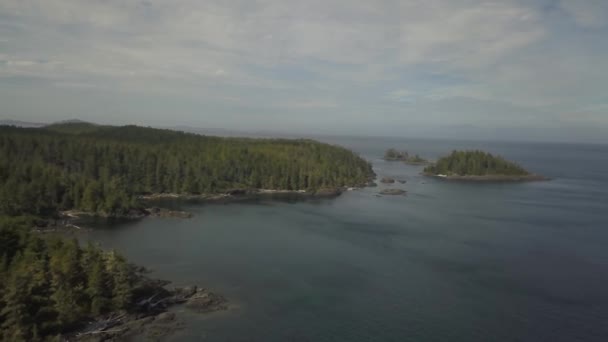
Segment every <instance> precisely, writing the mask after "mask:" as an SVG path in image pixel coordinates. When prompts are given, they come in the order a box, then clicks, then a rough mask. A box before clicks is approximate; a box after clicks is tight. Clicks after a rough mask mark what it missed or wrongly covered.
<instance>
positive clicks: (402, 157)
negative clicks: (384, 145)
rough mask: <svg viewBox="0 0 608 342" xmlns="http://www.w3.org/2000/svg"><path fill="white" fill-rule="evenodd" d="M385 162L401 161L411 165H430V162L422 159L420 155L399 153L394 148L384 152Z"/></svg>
mask: <svg viewBox="0 0 608 342" xmlns="http://www.w3.org/2000/svg"><path fill="white" fill-rule="evenodd" d="M384 160H386V161H401V162H404V163H406V164H410V165H428V164H429V161H428V160H426V159H424V158H422V157H420V155H418V154H414V155H411V154H410V153H409V152H407V151H397V150H396V149H394V148H389V149H388V150H386V151H385V152H384Z"/></svg>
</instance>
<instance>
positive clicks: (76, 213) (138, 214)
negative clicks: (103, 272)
mask: <svg viewBox="0 0 608 342" xmlns="http://www.w3.org/2000/svg"><path fill="white" fill-rule="evenodd" d="M373 184H374V183H373V181H372V180H370V181H369V182H368V183H366V184H363V185H360V186H356V187H335V188H334V187H332V188H322V189H318V190H314V191H309V190H280V189H232V190H228V191H226V192H222V193H203V194H179V193H154V194H146V195H140V196H138V197H137V198H138V199H139V200H141V201H144V202H145V203H146V204H148V205H150V204H154V201H157V200H165V199H174V200H192V201H201V202H210V203H215V202H218V203H222V202H236V201H244V200H248V199H253V198H256V197H262V196H269V197H271V196H275V195H279V196H283V195H288V196H301V197H302V198H335V197H338V196H340V195H341V194H342V193H343V192H345V191H352V190H355V189H360V188H363V187H368V186H373ZM59 215H60V218H61V219H64V220H66V221H65V222H64V224H63V226H65V227H68V226H74V225H73V224H72V222H70V221H69V220H70V219H79V218H86V217H101V218H108V219H109V218H112V219H126V220H138V219H142V218H144V217H174V218H191V217H192V214H191V213H189V212H186V211H180V210H171V209H167V208H162V207H158V206H150V207H145V208H133V209H130V210H129V212H128V213H125V214H120V215H111V214H108V213H105V212H89V211H82V210H75V209H72V210H65V211H61V212H59ZM76 228H78V229H80V227H77V226H76Z"/></svg>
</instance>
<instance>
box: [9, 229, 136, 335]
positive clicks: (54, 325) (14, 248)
mask: <svg viewBox="0 0 608 342" xmlns="http://www.w3.org/2000/svg"><path fill="white" fill-rule="evenodd" d="M29 220H30V219H27V218H23V217H19V218H9V217H0V252H1V253H0V340H2V341H16V342H20V341H23V342H25V341H28V342H29V341H44V340H53V341H60V340H61V338H60V336H61V334H63V333H65V332H69V331H72V330H73V329H74V328H78V327H79V326H81V325H82V324H83V323H84V322H85V319H92V318H95V317H99V316H100V315H103V314H105V313H108V312H116V311H121V310H129V309H131V308H132V306H133V303H134V300H135V296H136V292H137V287H138V285H139V284H140V281H141V280H142V279H143V278H142V276H141V272H139V270H138V269H137V268H136V267H135V266H133V265H131V264H129V263H127V262H126V260H125V259H124V258H123V257H122V256H120V255H118V254H117V253H115V252H105V251H102V250H101V249H99V248H98V247H96V246H93V245H91V244H89V245H88V246H86V247H84V248H82V247H80V246H79V245H78V242H77V241H76V240H67V239H61V238H56V237H55V238H42V237H40V236H39V235H38V234H36V233H32V232H31V231H30V227H31V226H32V224H33V223H32V222H28V221H29Z"/></svg>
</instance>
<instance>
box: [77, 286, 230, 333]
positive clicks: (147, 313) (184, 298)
mask: <svg viewBox="0 0 608 342" xmlns="http://www.w3.org/2000/svg"><path fill="white" fill-rule="evenodd" d="M163 285H164V283H163V282H158V285H153V286H152V287H151V289H152V290H153V291H152V292H153V293H152V292H151V293H152V294H151V295H150V296H147V297H144V298H140V299H139V300H138V301H137V302H136V304H135V306H134V309H133V311H132V312H121V313H112V314H109V315H106V316H104V317H100V318H98V319H96V320H93V321H91V322H88V323H87V324H86V325H85V326H84V327H83V328H82V329H80V330H78V331H76V332H74V333H72V334H70V335H69V336H66V337H67V338H66V340H67V341H86V342H89V341H90V342H93V341H96V342H97V341H123V340H130V339H136V338H138V337H143V338H145V339H146V340H149V339H152V340H156V339H159V338H162V337H164V336H167V335H170V334H172V333H174V332H176V331H178V330H180V329H182V328H184V327H185V323H184V322H182V321H180V320H179V318H178V317H177V315H176V314H175V313H174V312H171V311H169V309H170V308H172V307H174V306H176V305H183V306H184V307H185V308H186V309H187V310H189V311H191V312H195V313H200V314H204V313H210V312H215V311H222V310H227V309H228V304H227V300H226V299H225V298H224V297H222V296H220V295H218V294H215V293H213V292H211V291H209V290H208V289H204V288H198V287H197V286H191V287H183V288H174V289H172V290H167V289H165V288H164V286H163Z"/></svg>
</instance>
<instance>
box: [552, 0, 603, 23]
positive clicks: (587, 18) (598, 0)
mask: <svg viewBox="0 0 608 342" xmlns="http://www.w3.org/2000/svg"><path fill="white" fill-rule="evenodd" d="M560 6H561V8H562V9H563V10H564V11H565V12H566V13H568V14H569V15H571V16H572V17H573V18H574V20H575V21H576V23H577V24H579V25H580V26H583V27H588V28H601V27H604V26H606V25H607V24H608V2H607V1H605V0H584V1H580V0H578V1H577V0H561V1H560Z"/></svg>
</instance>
